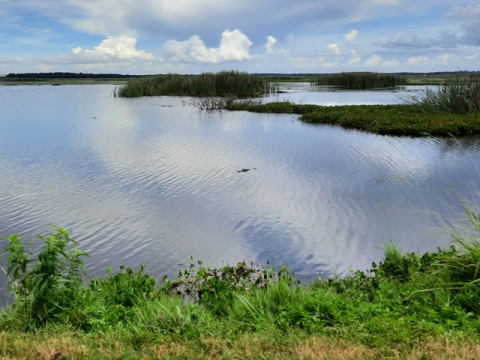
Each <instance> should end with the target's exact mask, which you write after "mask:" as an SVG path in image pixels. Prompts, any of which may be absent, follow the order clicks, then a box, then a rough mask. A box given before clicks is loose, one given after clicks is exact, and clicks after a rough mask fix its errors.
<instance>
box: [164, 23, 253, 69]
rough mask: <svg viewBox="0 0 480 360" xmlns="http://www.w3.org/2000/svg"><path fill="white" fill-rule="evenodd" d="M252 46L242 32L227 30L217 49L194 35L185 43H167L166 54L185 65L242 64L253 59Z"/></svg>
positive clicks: (170, 41)
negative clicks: (208, 45) (235, 62)
mask: <svg viewBox="0 0 480 360" xmlns="http://www.w3.org/2000/svg"><path fill="white" fill-rule="evenodd" d="M252 44H253V43H252V42H251V41H250V39H249V38H248V37H247V36H246V35H245V34H244V33H242V32H241V31H240V30H238V29H237V30H233V31H230V30H225V31H224V32H223V33H222V36H221V40H220V45H219V47H217V48H208V47H207V46H206V45H205V42H204V41H203V40H202V39H201V38H200V37H199V36H198V35H193V36H192V37H191V38H190V39H188V40H185V41H175V40H169V41H167V42H166V43H165V46H164V52H165V56H166V57H167V58H169V59H170V60H172V61H180V62H185V63H194V62H197V63H205V64H218V63H221V62H226V61H239V62H242V61H245V60H249V59H251V55H250V46H252Z"/></svg>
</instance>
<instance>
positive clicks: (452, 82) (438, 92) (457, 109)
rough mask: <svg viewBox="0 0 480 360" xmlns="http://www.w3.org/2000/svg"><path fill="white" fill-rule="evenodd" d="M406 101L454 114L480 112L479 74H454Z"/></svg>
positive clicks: (428, 108)
mask: <svg viewBox="0 0 480 360" xmlns="http://www.w3.org/2000/svg"><path fill="white" fill-rule="evenodd" d="M406 103H408V104H411V105H415V106H418V107H420V108H421V109H423V110H425V111H432V110H433V111H442V112H448V113H454V114H468V113H476V114H479V113H480V76H478V75H476V76H475V75H471V76H469V77H467V78H465V77H460V76H455V77H453V78H451V79H449V80H448V81H446V82H445V83H444V84H443V85H440V86H439V87H438V88H431V87H428V88H426V89H425V90H423V92H422V94H421V95H414V96H411V97H409V98H407V99H406Z"/></svg>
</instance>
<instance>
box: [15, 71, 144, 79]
mask: <svg viewBox="0 0 480 360" xmlns="http://www.w3.org/2000/svg"><path fill="white" fill-rule="evenodd" d="M6 77H7V78H16V79H128V78H132V77H140V76H139V75H122V74H85V73H71V72H50V73H18V74H15V73H10V74H8V75H7V76H6Z"/></svg>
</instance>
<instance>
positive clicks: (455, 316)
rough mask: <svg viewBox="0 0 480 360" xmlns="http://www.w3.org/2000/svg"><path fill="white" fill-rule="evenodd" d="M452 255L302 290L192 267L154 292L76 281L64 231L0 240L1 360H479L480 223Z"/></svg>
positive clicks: (136, 277) (457, 238) (232, 269)
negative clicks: (0, 252)
mask: <svg viewBox="0 0 480 360" xmlns="http://www.w3.org/2000/svg"><path fill="white" fill-rule="evenodd" d="M467 214H468V217H469V219H470V221H471V224H472V226H473V232H471V233H469V234H459V233H453V234H452V236H453V237H454V245H452V246H451V247H449V248H446V249H437V251H433V252H428V253H425V254H423V255H418V254H416V253H407V254H402V253H400V252H399V251H398V250H397V249H396V248H395V247H394V246H393V245H390V246H387V248H386V250H385V256H384V259H383V260H382V261H381V262H380V263H379V264H378V265H377V264H375V263H372V267H371V269H370V270H368V271H356V272H353V273H350V274H348V275H347V276H346V277H342V278H340V277H336V278H332V279H316V281H314V282H312V283H301V282H299V281H298V280H296V279H295V277H294V275H293V274H291V273H289V272H288V270H287V269H286V268H282V269H277V270H274V269H271V268H262V267H260V266H258V265H257V264H255V263H246V262H242V263H239V264H237V265H236V266H230V265H228V264H227V265H224V266H222V267H219V268H215V267H208V266H203V265H202V263H201V262H200V261H198V262H196V263H192V264H190V265H189V266H187V267H186V268H185V269H183V270H181V271H180V273H179V274H178V277H176V278H174V279H168V278H167V277H164V278H163V279H162V281H160V282H159V281H157V280H156V279H155V278H154V277H152V276H151V275H149V274H148V273H146V272H145V268H144V267H141V268H140V269H138V270H136V271H134V270H133V269H130V268H125V267H124V266H121V267H120V271H119V272H117V273H114V272H113V271H112V270H111V269H107V276H106V277H105V278H103V279H102V278H99V277H96V278H94V279H92V280H91V281H88V282H87V281H86V273H85V272H86V269H85V268H84V266H83V261H82V258H84V257H85V256H88V254H86V253H85V252H83V251H81V250H79V249H78V248H76V249H75V247H76V245H77V244H76V242H75V241H74V240H73V239H72V238H71V236H70V233H69V231H67V230H65V229H63V228H55V231H54V232H53V233H51V234H47V235H45V236H40V240H41V241H42V242H43V244H44V245H43V248H42V249H41V251H40V253H39V254H38V256H37V257H34V256H33V254H32V253H31V252H30V248H29V246H30V244H29V243H25V242H23V240H22V239H21V238H19V237H18V236H16V235H12V236H9V237H7V238H6V247H5V248H4V253H5V254H6V255H7V269H6V270H5V271H6V273H7V274H8V276H9V288H10V290H11V292H12V293H13V295H14V296H15V303H14V304H13V305H12V306H10V307H7V308H5V309H3V310H2V311H1V313H0V344H1V345H0V358H2V359H79V358H83V359H90V358H91V359H120V358H121V359H136V358H146V359H150V358H152V359H153V358H169V357H182V358H198V357H203V358H206V357H208V358H215V357H219V358H247V359H253V358H259V356H261V357H263V358H292V357H295V358H344V359H349V358H352V359H353V358H379V357H382V358H385V357H390V358H412V359H414V358H429V359H430V358H445V357H449V358H478V356H480V317H479V315H480V288H479V286H478V283H479V281H480V271H479V270H480V243H479V240H480V219H479V218H478V216H477V215H476V213H475V212H473V211H468V212H467Z"/></svg>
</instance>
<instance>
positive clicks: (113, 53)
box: [72, 36, 154, 60]
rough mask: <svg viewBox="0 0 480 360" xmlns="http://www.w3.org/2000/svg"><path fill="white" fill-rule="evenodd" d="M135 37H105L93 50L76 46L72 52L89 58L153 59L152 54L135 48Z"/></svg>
mask: <svg viewBox="0 0 480 360" xmlns="http://www.w3.org/2000/svg"><path fill="white" fill-rule="evenodd" d="M136 45H137V39H135V38H134V37H129V36H118V37H112V38H108V39H105V40H103V41H102V42H101V44H100V45H98V46H95V48H94V49H93V50H90V49H83V48H81V47H76V48H74V49H72V53H73V55H74V56H76V57H82V58H85V59H90V60H95V59H98V60H105V59H120V60H127V59H140V60H153V59H154V56H153V55H152V54H150V53H147V52H145V51H141V50H137V49H136Z"/></svg>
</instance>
